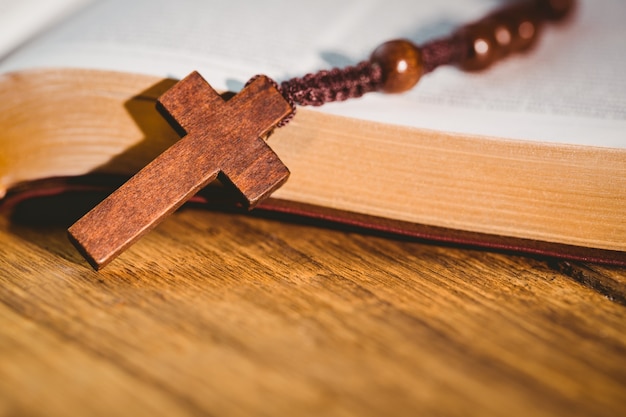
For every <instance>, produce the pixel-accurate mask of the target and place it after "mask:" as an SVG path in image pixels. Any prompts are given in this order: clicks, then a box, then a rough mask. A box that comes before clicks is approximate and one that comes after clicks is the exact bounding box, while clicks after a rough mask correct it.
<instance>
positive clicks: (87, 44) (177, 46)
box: [0, 0, 626, 264]
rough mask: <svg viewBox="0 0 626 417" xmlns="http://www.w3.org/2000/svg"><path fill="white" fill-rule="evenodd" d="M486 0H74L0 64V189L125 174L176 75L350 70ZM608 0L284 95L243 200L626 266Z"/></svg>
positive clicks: (151, 146) (621, 86) (617, 43)
mask: <svg viewBox="0 0 626 417" xmlns="http://www.w3.org/2000/svg"><path fill="white" fill-rule="evenodd" d="M33 3H34V2H33ZM499 3H500V2H497V1H487V0H472V1H467V0H462V1H461V0H445V1H440V2H438V3H437V5H433V4H431V3H429V4H428V5H421V4H420V3H419V2H417V3H416V2H409V1H399V0H397V1H385V2H382V1H369V2H359V1H347V2H341V3H337V2H332V1H320V2H316V3H315V4H311V3H310V2H291V3H290V4H289V7H288V8H285V5H284V3H281V2H278V1H276V2H269V3H265V2H264V3H262V4H261V3H250V2H245V1H231V2H228V3H225V2H207V1H187V2H179V3H176V2H164V1H147V0H137V1H133V2H130V3H129V2H124V1H120V0H108V1H107V0H102V1H92V2H81V4H83V6H82V7H81V8H79V9H77V10H76V8H71V10H72V12H71V13H69V14H67V15H65V17H64V18H63V19H62V20H60V21H57V22H56V23H54V24H51V25H47V26H46V28H45V30H41V31H38V32H37V33H36V34H33V36H31V37H28V38H26V37H23V38H22V39H24V41H23V42H21V43H18V44H14V45H12V46H11V47H9V48H7V49H5V51H4V56H3V58H2V60H0V73H1V75H0V126H1V127H2V129H0V132H1V133H0V193H1V194H2V195H5V194H6V193H12V192H18V191H21V190H22V191H23V190H28V189H32V187H37V186H43V184H44V183H46V182H45V181H42V180H44V179H51V178H55V179H57V180H55V181H53V182H47V183H48V184H51V183H52V184H55V185H56V184H60V183H62V181H60V180H58V179H60V178H68V177H77V176H79V177H82V176H85V175H90V174H105V175H111V176H116V177H117V176H120V175H121V176H129V175H132V174H133V173H134V172H136V171H137V170H139V169H140V168H141V167H142V166H143V165H145V164H146V163H147V162H148V161H150V160H151V159H152V158H154V157H155V156H156V155H157V154H158V153H159V152H161V151H162V150H163V149H165V148H166V147H167V146H169V145H171V144H172V143H174V142H175V141H176V140H177V139H178V136H177V134H176V133H175V132H174V131H173V130H172V128H171V127H170V126H169V125H168V124H167V123H166V122H165V121H164V120H163V119H162V118H161V116H160V115H159V114H158V112H157V111H156V110H155V108H154V104H155V100H156V98H157V97H158V96H159V95H160V94H162V93H163V92H164V91H165V90H166V89H167V88H168V87H170V86H171V85H173V83H174V82H175V80H176V79H179V78H182V77H183V76H185V75H186V74H187V73H189V72H191V71H193V70H198V71H199V72H200V73H202V75H203V76H204V77H205V78H206V79H207V80H209V81H210V82H211V83H212V84H213V85H214V86H216V87H217V88H219V89H222V90H234V91H237V90H240V89H241V88H242V87H243V85H244V84H245V83H246V81H247V80H248V79H249V78H251V77H252V76H254V75H255V74H257V73H263V74H266V75H268V76H270V77H273V78H274V79H276V80H277V81H281V80H283V79H287V78H291V77H293V76H301V75H304V74H305V73H307V72H313V71H317V70H319V69H323V68H330V67H333V66H345V65H350V64H355V63H357V62H358V61H359V60H362V59H366V58H367V57H368V55H369V52H370V51H371V50H372V49H373V48H375V47H376V46H377V45H378V44H380V43H381V42H383V41H385V40H388V39H393V38H409V39H411V40H412V41H414V42H415V43H418V44H420V43H423V42H425V41H427V40H430V39H433V38H436V37H439V36H443V35H446V34H447V33H449V32H450V31H453V30H454V29H455V27H456V26H459V25H462V24H465V23H468V22H471V21H472V20H474V19H478V18H480V17H481V16H482V15H484V14H486V13H487V12H488V11H489V10H490V9H492V8H493V7H496V6H497V5H498V4H499ZM68 10H69V9H68ZM329 11H332V13H330V12H329ZM625 11H626V6H625V5H624V3H623V2H621V1H620V0H607V1H605V2H602V4H596V3H593V2H592V1H591V0H585V1H580V2H579V7H578V10H577V12H576V14H575V16H573V18H572V19H570V20H568V21H567V22H565V23H564V24H563V25H560V26H558V27H556V28H546V30H545V33H543V34H542V36H541V38H540V42H539V44H538V45H536V47H535V48H534V49H532V50H531V51H529V52H528V53H526V54H524V55H518V56H513V57H511V58H509V59H507V60H505V61H503V62H501V63H499V64H498V65H496V66H494V67H493V68H491V69H489V70H487V71H485V72H480V73H464V72H461V71H460V70H458V69H456V68H441V69H438V70H437V71H435V72H434V73H432V74H429V75H428V76H426V77H424V78H423V79H422V80H421V81H420V84H419V85H418V86H417V87H416V88H415V89H414V90H412V91H411V92H408V93H406V94H402V95H397V96H391V95H382V94H370V95H368V96H366V97H363V98H362V99H358V100H354V101H350V102H341V103H332V104H329V105H325V106H323V107H321V108H319V109H314V110H308V109H299V110H298V114H297V116H296V117H295V119H294V120H293V121H292V122H291V123H290V124H289V125H288V126H286V127H285V128H281V129H277V130H276V131H275V132H274V133H273V134H272V135H271V136H270V138H269V139H268V140H269V144H270V145H271V147H272V148H273V149H274V150H275V152H276V153H277V154H278V156H279V157H280V158H281V159H282V160H283V162H284V163H285V164H286V165H287V166H288V167H289V169H290V171H291V177H290V179H289V181H288V182H287V183H286V184H285V185H284V186H283V187H282V188H280V189H279V190H278V191H276V192H275V193H274V194H273V195H272V197H271V198H270V200H268V201H267V202H265V203H263V205H262V206H261V207H260V208H261V209H266V210H275V211H280V212H286V213H293V214H298V215H306V216H315V217H321V218H323V219H327V220H330V221H338V222H343V223H348V224H352V225H356V226H359V227H368V228H374V229H379V230H385V231H391V232H393V233H400V234H405V235H410V236H415V237H422V238H427V239H434V240H442V241H449V242H457V243H464V244H465V243H467V244H473V245H474V244H475V245H481V246H486V247H493V248H502V249H510V250H519V251H523V252H529V253H547V254H550V255H557V256H565V257H570V258H574V259H585V260H594V261H605V262H611V263H619V264H626V210H625V209H624V206H625V203H626V113H625V110H624V109H626V80H624V79H623V77H621V75H620V71H619V70H620V69H621V68H622V67H623V60H624V57H625V55H624V54H623V53H619V52H620V51H622V50H623V46H622V39H624V37H625V35H626V33H625V32H626V29H622V25H621V22H620V17H621V16H623V15H624V12H625ZM0 19H1V18H0ZM204 195H206V194H204ZM198 198H199V199H202V198H206V197H203V196H202V195H201V196H199V197H198Z"/></svg>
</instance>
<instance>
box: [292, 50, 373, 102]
mask: <svg viewBox="0 0 626 417" xmlns="http://www.w3.org/2000/svg"><path fill="white" fill-rule="evenodd" d="M381 80H382V72H381V70H380V68H378V66H375V65H372V63H371V62H369V61H363V62H361V63H359V64H357V65H355V66H350V67H346V68H334V69H331V70H323V71H319V72H316V73H314V74H307V75H305V76H304V77H301V78H292V79H290V80H288V81H284V82H283V83H282V84H281V85H280V86H281V89H282V93H283V95H284V96H285V97H288V99H290V100H292V101H293V102H294V103H296V104H299V105H300V106H321V105H322V104H324V103H329V102H332V101H344V100H347V99H350V98H357V97H361V96H362V95H363V94H365V93H368V92H370V91H376V90H378V88H379V85H380V83H381Z"/></svg>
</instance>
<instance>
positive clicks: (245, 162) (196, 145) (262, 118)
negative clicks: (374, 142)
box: [68, 0, 575, 269]
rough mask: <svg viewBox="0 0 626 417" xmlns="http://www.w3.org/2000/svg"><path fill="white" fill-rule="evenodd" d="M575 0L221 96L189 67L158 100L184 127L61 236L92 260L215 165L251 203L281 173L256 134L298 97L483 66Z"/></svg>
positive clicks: (537, 0) (547, 0)
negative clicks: (445, 68) (442, 68)
mask: <svg viewBox="0 0 626 417" xmlns="http://www.w3.org/2000/svg"><path fill="white" fill-rule="evenodd" d="M574 6H575V0H521V1H516V2H513V3H511V4H510V5H507V6H505V7H503V8H501V9H498V10H496V11H495V12H493V13H491V14H489V15H487V16H486V17H485V18H483V19H481V20H479V21H477V22H474V23H472V24H469V25H467V26H463V27H461V28H460V29H458V30H457V31H456V32H454V33H453V34H451V35H450V36H448V37H445V38H443V39H437V40H434V41H431V42H428V43H426V44H424V45H422V46H416V45H414V44H413V43H412V42H410V41H408V40H392V41H388V42H385V43H383V44H382V45H380V46H379V47H377V48H376V49H375V50H374V52H373V53H372V54H371V56H370V58H369V60H367V61H363V62H361V63H359V64H357V65H355V66H350V67H346V68H341V69H339V68H335V69H332V70H328V71H327V70H323V71H320V72H317V73H314V74H308V75H305V76H304V77H301V78H293V79H290V80H287V81H284V82H282V83H281V84H280V85H278V84H277V83H276V82H275V81H273V80H271V79H270V78H268V77H266V76H264V75H258V76H255V77H253V78H252V79H251V80H250V81H248V83H247V84H246V86H245V87H244V88H243V89H242V90H241V92H239V93H238V94H236V95H234V96H233V97H232V98H230V99H228V100H225V99H224V98H223V97H222V96H220V94H218V93H217V92H216V91H215V90H214V89H213V88H212V87H211V86H210V85H209V84H208V83H207V82H206V81H205V80H204V79H203V78H202V77H201V76H200V75H199V74H198V73H197V72H193V73H191V74H190V75H188V76H187V77H185V78H184V79H182V80H181V81H179V82H178V83H177V84H176V85H174V86H173V87H172V88H171V89H170V90H168V91H167V92H165V93H164V94H163V95H162V96H161V97H160V98H159V99H158V102H157V108H158V110H159V111H160V112H161V113H162V114H163V115H164V117H165V118H166V119H168V121H170V123H171V124H172V126H174V127H175V128H176V129H177V131H178V132H179V133H180V134H181V136H184V137H183V138H182V139H181V140H179V141H178V142H176V143H175V144H174V145H173V146H171V147H170V148H169V149H167V150H166V151H165V152H164V153H162V154H161V155H159V156H158V157H157V158H156V159H155V160H153V161H152V162H151V163H149V164H148V165H147V166H146V167H144V168H143V169H142V170H141V171H139V172H138V173H137V174H136V175H135V176H133V177H132V178H131V179H130V180H128V181H127V182H126V183H125V184H124V185H122V186H121V187H120V188H119V189H117V190H116V191H115V192H113V193H112V194H111V195H110V196H109V197H107V198H106V199H105V200H104V201H102V202H101V203H100V204H99V205H98V206H96V207H95V208H94V209H93V210H91V211H90V212H89V213H87V214H86V215H85V216H84V217H82V218H81V219H80V220H78V221H77V222H76V223H75V224H74V225H72V226H71V227H70V228H69V230H68V233H69V238H70V240H71V241H72V243H73V244H74V245H75V246H76V247H77V248H78V250H79V251H80V252H81V253H82V254H83V255H84V256H85V258H86V259H87V260H88V262H89V263H90V264H91V265H92V266H93V267H94V268H96V269H100V268H102V267H104V266H106V265H107V264H108V263H109V262H110V261H112V260H113V259H114V258H115V257H117V256H118V255H119V254H120V253H121V252H123V251H124V250H125V249H127V248H128V247H129V246H130V245H132V244H133V243H134V242H135V241H137V240H138V239H139V238H140V237H141V236H143V235H144V234H145V233H147V232H148V231H150V230H151V229H152V228H154V227H155V226H156V225H157V224H158V223H160V222H161V221H162V220H163V219H164V218H165V217H166V216H167V215H169V214H170V213H172V212H174V211H175V210H176V209H177V208H179V207H180V206H181V205H182V204H183V203H185V202H186V201H187V200H188V199H189V198H191V197H192V196H193V195H194V194H196V193H197V192H198V191H199V190H200V189H202V188H204V187H205V186H206V185H208V184H209V183H210V182H212V181H214V180H215V179H216V178H218V175H219V176H220V179H226V180H227V182H228V183H230V184H232V185H234V186H235V187H236V188H237V189H238V190H239V192H240V193H241V195H242V197H243V203H244V204H245V205H246V206H248V207H249V208H253V207H254V206H255V205H256V204H258V203H259V202H260V201H262V200H263V199H264V198H267V197H268V196H269V195H270V194H271V193H272V192H273V191H275V190H276V189H277V188H279V187H280V186H281V185H282V184H283V183H284V182H285V181H286V180H287V178H288V177H289V170H288V169H287V167H286V166H285V165H283V163H282V162H281V161H280V159H279V158H278V156H277V155H276V154H275V153H274V152H273V151H272V150H271V149H270V147H269V146H268V145H267V144H266V142H265V140H264V139H263V138H265V137H267V135H268V134H269V133H271V131H272V130H273V129H274V128H276V127H281V126H284V125H285V124H287V123H288V122H289V121H290V120H291V119H292V118H293V117H294V115H295V112H296V106H297V105H300V106H320V105H322V104H324V103H328V102H332V101H343V100H347V99H349V98H358V97H361V96H362V95H364V94H365V93H368V92H376V91H377V92H383V93H401V92H404V91H407V90H410V89H411V88H413V87H414V86H415V85H416V84H417V82H418V81H419V80H420V78H421V77H422V76H423V75H425V74H428V73H429V72H432V71H433V70H435V69H436V68H438V67H439V66H442V65H455V66H457V67H459V68H461V69H463V70H467V71H477V70H482V69H484V68H487V67H488V66H489V65H491V64H492V63H493V62H495V61H497V60H499V59H502V58H504V57H505V56H507V55H510V54H512V53H516V52H523V51H526V50H528V49H529V48H530V47H531V46H532V45H533V44H534V43H535V42H536V40H537V38H538V35H539V32H540V29H541V27H542V25H543V24H544V23H547V22H550V21H559V20H561V19H563V18H564V17H565V16H567V15H568V14H570V12H571V11H572V9H573V8H574Z"/></svg>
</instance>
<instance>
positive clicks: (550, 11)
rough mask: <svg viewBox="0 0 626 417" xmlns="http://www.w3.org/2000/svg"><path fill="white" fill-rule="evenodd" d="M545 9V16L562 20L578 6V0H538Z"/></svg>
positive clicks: (539, 4)
mask: <svg viewBox="0 0 626 417" xmlns="http://www.w3.org/2000/svg"><path fill="white" fill-rule="evenodd" d="M536 1H537V3H538V6H539V7H540V8H541V9H543V12H544V14H545V16H546V17H547V18H548V19H551V20H561V19H563V18H564V17H567V15H569V14H570V13H571V12H572V11H573V10H574V7H575V6H576V0H536Z"/></svg>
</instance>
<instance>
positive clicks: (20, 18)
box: [0, 0, 91, 57]
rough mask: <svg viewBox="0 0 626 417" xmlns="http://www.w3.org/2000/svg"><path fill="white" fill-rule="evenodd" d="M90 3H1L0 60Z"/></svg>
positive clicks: (15, 0) (16, 0) (83, 0)
mask: <svg viewBox="0 0 626 417" xmlns="http://www.w3.org/2000/svg"><path fill="white" fill-rule="evenodd" d="M89 1H91V0H0V57H2V56H4V55H6V54H8V53H9V52H10V51H12V50H13V49H15V48H17V47H18V46H19V45H20V44H22V43H23V42H25V41H26V40H28V39H29V38H31V37H32V36H34V35H35V34H37V33H38V32H41V31H43V30H45V29H47V28H48V27H49V26H50V25H52V24H54V23H56V22H57V21H58V20H60V19H62V18H64V17H66V16H68V15H70V14H71V13H72V12H74V11H75V10H77V9H78V8H79V7H81V6H84V5H85V4H87V3H88V2H89Z"/></svg>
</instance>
